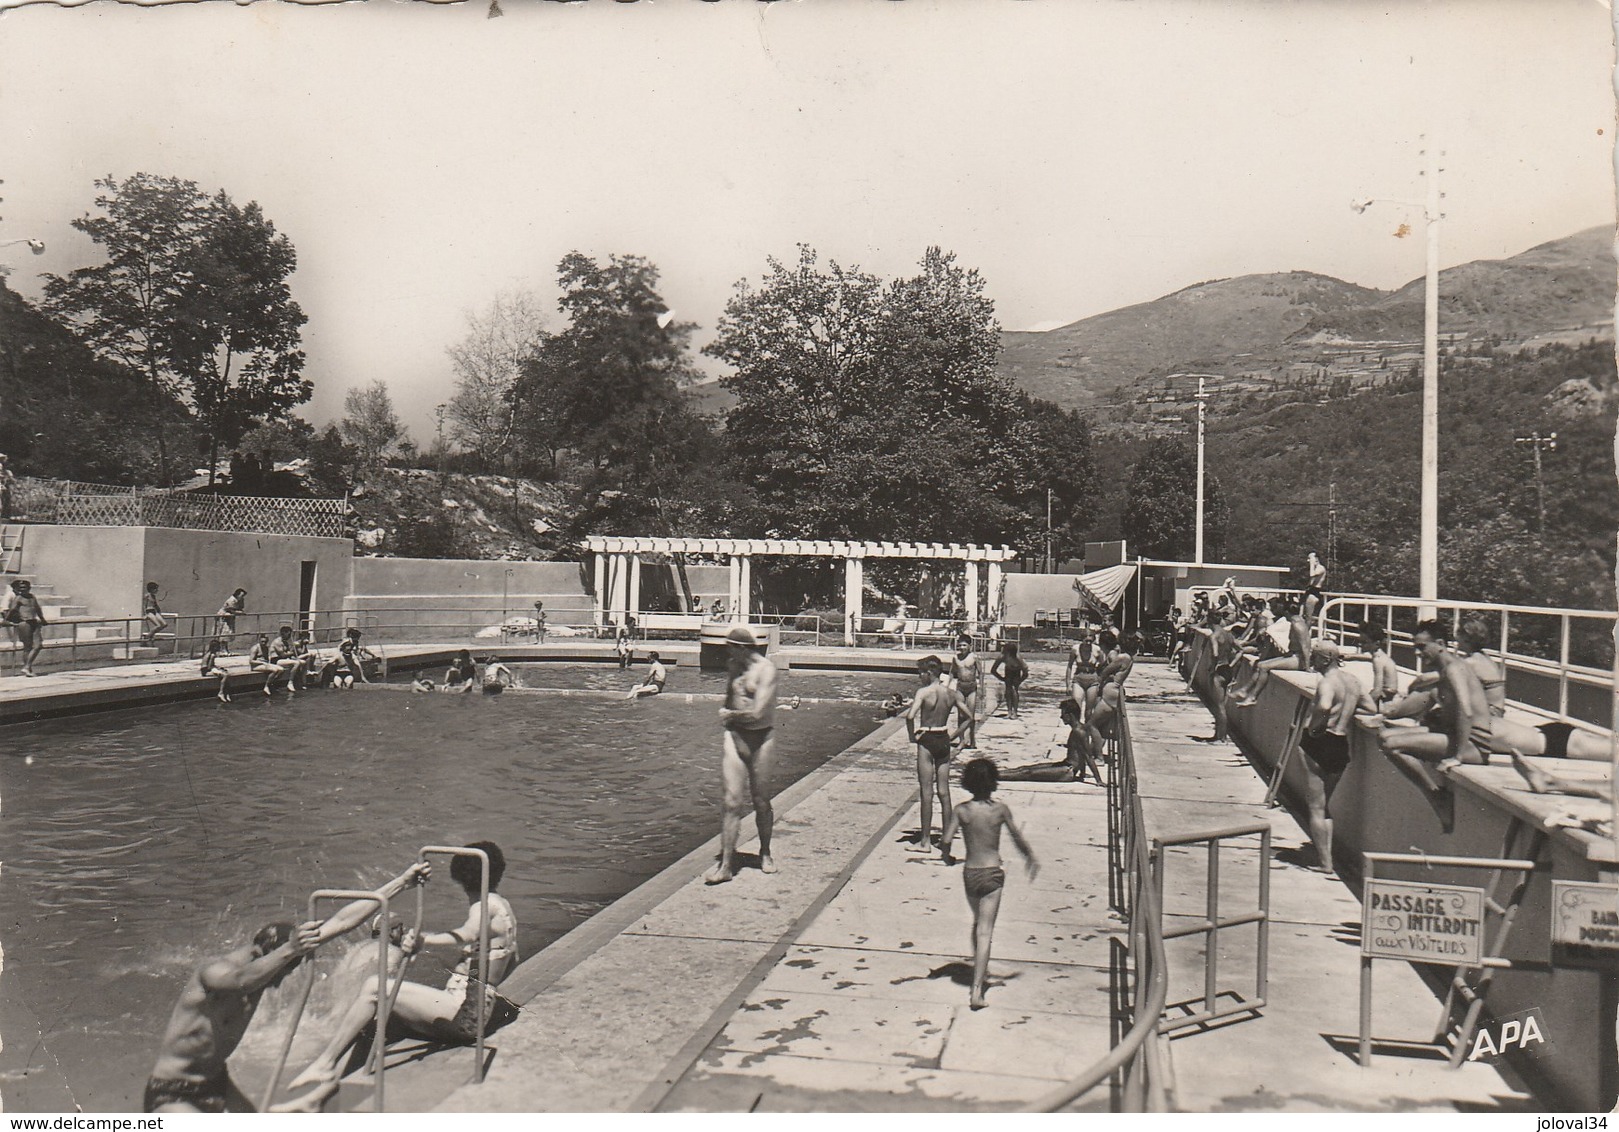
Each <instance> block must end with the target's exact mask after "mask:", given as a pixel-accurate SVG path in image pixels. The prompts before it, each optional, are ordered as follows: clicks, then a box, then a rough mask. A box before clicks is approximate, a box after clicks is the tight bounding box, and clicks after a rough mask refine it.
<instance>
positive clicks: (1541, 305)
mask: <svg viewBox="0 0 1619 1132" xmlns="http://www.w3.org/2000/svg"><path fill="white" fill-rule="evenodd" d="M1439 286H1440V329H1441V333H1442V334H1444V335H1445V336H1446V338H1447V340H1449V339H1451V338H1452V337H1454V338H1458V339H1460V340H1462V341H1464V342H1467V341H1473V340H1478V339H1481V338H1484V337H1493V338H1499V339H1501V340H1502V341H1503V342H1505V343H1507V344H1508V345H1512V346H1518V345H1538V344H1540V343H1541V342H1543V341H1547V340H1565V341H1568V340H1576V339H1578V338H1582V337H1590V336H1593V335H1595V336H1611V334H1612V329H1611V328H1612V325H1613V295H1614V258H1613V235H1612V232H1611V231H1610V230H1609V229H1607V228H1591V229H1588V230H1586V231H1583V232H1577V233H1575V234H1573V235H1571V236H1566V237H1564V238H1562V239H1559V240H1552V241H1550V242H1548V243H1545V244H1541V245H1539V246H1537V247H1534V248H1530V249H1529V250H1528V251H1525V252H1522V253H1520V254H1518V255H1515V256H1511V257H1509V258H1507V259H1502V260H1479V261H1475V262H1472V263H1465V264H1459V265H1457V266H1455V267H1451V268H1447V269H1446V270H1444V271H1442V272H1441V273H1440V282H1439ZM1422 312H1423V280H1422V279H1420V278H1419V279H1415V280H1413V281H1412V282H1410V283H1408V284H1406V285H1405V286H1403V287H1401V288H1399V289H1398V290H1396V291H1392V292H1385V291H1378V290H1375V289H1372V288H1366V287H1358V286H1356V285H1354V284H1352V283H1345V282H1343V281H1341V280H1338V279H1333V278H1331V277H1329V276H1323V275H1316V274H1313V273H1310V272H1303V271H1294V272H1284V273H1279V274H1270V275H1247V276H1242V277H1239V278H1236V279H1221V280H1215V281H1212V282H1208V283H1199V284H1197V285H1195V286H1192V287H1188V288H1186V289H1184V290H1181V291H1177V292H1175V293H1174V294H1171V295H1166V296H1164V297H1163V298H1160V299H1155V300H1153V301H1152V302H1149V303H1139V304H1136V305H1135V306H1131V307H1125V308H1122V309H1120V310H1115V311H1108V312H1106V313H1104V314H1099V315H1095V316H1092V317H1090V318H1085V319H1081V320H1079V321H1077V322H1073V323H1069V324H1068V325H1066V326H1063V327H1060V328H1058V329H1056V330H1049V331H1045V332H1043V333H1028V332H1016V331H1014V332H1008V333H1006V334H1005V335H1003V337H1002V344H1003V347H1004V352H1003V354H1002V357H1001V371H1002V372H1003V373H1004V374H1006V375H1007V376H1008V377H1010V378H1011V379H1012V380H1013V381H1015V382H1016V383H1017V384H1018V385H1019V386H1021V387H1022V388H1024V389H1026V390H1028V391H1029V392H1030V393H1032V394H1034V395H1035V396H1038V397H1044V398H1046V399H1047V400H1051V401H1056V402H1057V403H1058V404H1061V405H1066V406H1069V407H1086V406H1089V407H1095V406H1098V405H1100V404H1101V403H1103V402H1104V401H1107V400H1110V399H1114V398H1116V397H1117V396H1119V395H1120V394H1121V392H1122V394H1123V395H1125V396H1126V397H1127V396H1128V395H1129V393H1130V392H1131V391H1132V387H1133V386H1135V385H1136V384H1137V383H1138V382H1140V381H1141V380H1142V379H1143V378H1151V377H1161V376H1163V375H1164V374H1168V373H1173V372H1176V371H1178V370H1198V371H1205V370H1206V371H1210V372H1216V373H1221V374H1228V375H1232V376H1234V377H1241V378H1244V379H1245V380H1246V381H1247V382H1248V383H1249V384H1250V386H1253V385H1255V384H1262V383H1265V382H1268V381H1276V380H1280V379H1282V378H1284V377H1286V376H1288V375H1290V374H1293V373H1296V372H1298V371H1299V370H1301V369H1313V368H1317V367H1320V368H1330V367H1331V366H1332V365H1333V363H1334V361H1336V360H1339V359H1342V358H1343V357H1345V356H1346V355H1355V356H1356V357H1357V359H1358V360H1357V367H1358V368H1357V369H1356V370H1355V375H1356V376H1357V377H1359V378H1364V379H1365V380H1373V379H1377V378H1381V377H1386V376H1387V375H1388V374H1389V373H1391V372H1394V371H1395V370H1396V369H1398V368H1400V367H1403V366H1404V365H1405V364H1408V362H1409V361H1410V360H1411V356H1412V354H1413V353H1414V352H1415V350H1416V347H1417V346H1418V344H1419V343H1420V340H1421V337H1422V318H1423V313H1422ZM1368 355H1370V357H1368Z"/></svg>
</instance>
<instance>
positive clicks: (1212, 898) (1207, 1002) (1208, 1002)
mask: <svg viewBox="0 0 1619 1132" xmlns="http://www.w3.org/2000/svg"><path fill="white" fill-rule="evenodd" d="M1260 871H1261V872H1263V871H1264V865H1263V864H1261V866H1260ZM1208 886H1209V890H1208V892H1207V894H1206V895H1205V898H1204V902H1203V907H1204V911H1205V913H1206V915H1207V916H1208V920H1209V928H1208V931H1207V932H1206V933H1204V937H1203V1009H1205V1010H1207V1011H1208V1012H1209V1013H1210V1014H1213V1013H1214V1009H1215V1007H1216V1006H1217V1005H1218V1004H1217V1003H1216V1001H1215V996H1216V995H1217V994H1218V993H1219V991H1218V983H1219V967H1220V926H1219V925H1220V839H1219V838H1218V837H1216V838H1215V839H1214V840H1212V841H1210V842H1209V879H1208ZM1159 891H1160V893H1162V885H1160V886H1159ZM1160 906H1162V905H1160Z"/></svg>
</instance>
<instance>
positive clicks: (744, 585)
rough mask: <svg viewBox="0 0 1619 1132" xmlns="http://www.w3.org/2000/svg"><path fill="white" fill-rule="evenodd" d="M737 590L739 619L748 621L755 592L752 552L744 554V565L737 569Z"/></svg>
mask: <svg viewBox="0 0 1619 1132" xmlns="http://www.w3.org/2000/svg"><path fill="white" fill-rule="evenodd" d="M736 592H737V605H736V612H737V619H738V620H740V621H746V620H747V619H748V606H749V605H750V604H751V603H750V600H749V599H750V597H751V596H752V594H753V555H751V554H744V555H743V556H742V566H741V568H740V569H739V570H738V571H737V581H736Z"/></svg>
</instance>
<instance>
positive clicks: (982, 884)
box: [961, 865, 1006, 900]
mask: <svg viewBox="0 0 1619 1132" xmlns="http://www.w3.org/2000/svg"><path fill="white" fill-rule="evenodd" d="M961 884H962V887H964V888H965V889H966V890H967V895H968V896H976V897H978V898H979V899H980V900H982V899H983V898H984V897H986V896H988V895H989V894H990V893H992V892H997V891H999V890H1000V889H1001V888H1004V887H1005V885H1006V870H1005V869H1003V868H1001V867H1000V866H999V865H996V866H994V867H992V868H987V869H962V870H961Z"/></svg>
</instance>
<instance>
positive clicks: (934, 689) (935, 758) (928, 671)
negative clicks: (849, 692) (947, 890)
mask: <svg viewBox="0 0 1619 1132" xmlns="http://www.w3.org/2000/svg"><path fill="white" fill-rule="evenodd" d="M916 671H917V675H919V676H920V677H921V678H922V688H921V690H920V691H918V692H917V693H916V698H915V699H913V700H912V701H911V706H910V707H909V708H908V709H906V712H905V730H906V731H907V732H909V734H910V737H911V742H913V743H915V744H916V787H917V794H918V795H919V796H920V798H921V802H922V824H921V826H920V827H919V828H918V829H917V831H916V845H917V847H918V848H923V849H925V848H927V846H928V845H929V844H930V843H931V841H932V837H933V794H932V792H933V791H937V792H938V795H939V822H940V825H941V826H944V825H948V824H949V822H950V755H951V753H952V752H951V747H950V712H951V710H952V709H954V710H955V711H957V712H959V713H960V718H961V719H962V720H963V721H965V720H966V719H967V717H968V716H969V715H970V714H971V713H972V708H971V707H970V706H968V704H967V701H966V700H964V699H962V697H961V692H960V691H958V690H957V689H955V688H947V687H945V686H944V685H943V684H941V683H940V682H939V674H940V673H941V672H943V671H944V665H943V663H941V662H940V660H939V658H938V657H936V656H924V657H923V658H922V659H921V660H919V661H917V662H916Z"/></svg>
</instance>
